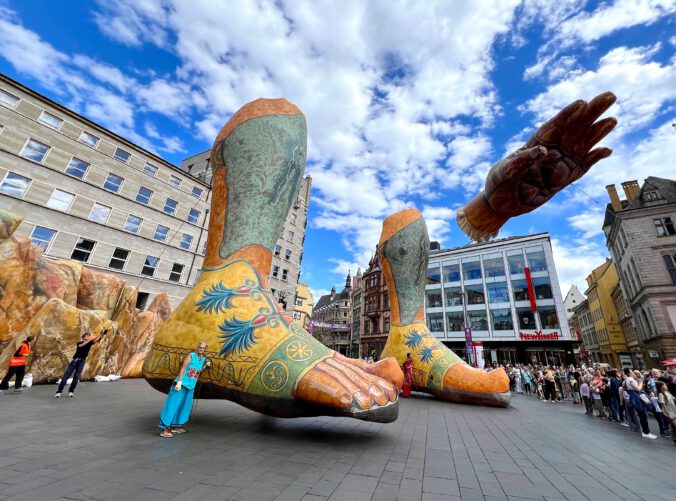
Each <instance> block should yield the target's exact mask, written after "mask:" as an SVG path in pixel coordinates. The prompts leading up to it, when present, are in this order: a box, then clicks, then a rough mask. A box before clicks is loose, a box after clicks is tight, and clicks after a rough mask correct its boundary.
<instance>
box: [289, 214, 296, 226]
mask: <svg viewBox="0 0 676 501" xmlns="http://www.w3.org/2000/svg"><path fill="white" fill-rule="evenodd" d="M296 219H298V215H297V214H293V213H292V214H291V221H290V222H291V224H294V225H295V224H296Z"/></svg>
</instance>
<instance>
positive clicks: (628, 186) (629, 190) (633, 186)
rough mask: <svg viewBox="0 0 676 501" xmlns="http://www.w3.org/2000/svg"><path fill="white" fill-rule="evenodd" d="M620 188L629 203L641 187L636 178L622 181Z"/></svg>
mask: <svg viewBox="0 0 676 501" xmlns="http://www.w3.org/2000/svg"><path fill="white" fill-rule="evenodd" d="M622 189H623V190H624V194H625V196H626V197H627V201H628V202H629V203H632V202H633V201H634V199H635V198H636V197H637V196H638V194H639V192H640V191H641V187H640V186H639V184H638V181H637V180H636V179H634V180H633V181H625V182H624V183H622Z"/></svg>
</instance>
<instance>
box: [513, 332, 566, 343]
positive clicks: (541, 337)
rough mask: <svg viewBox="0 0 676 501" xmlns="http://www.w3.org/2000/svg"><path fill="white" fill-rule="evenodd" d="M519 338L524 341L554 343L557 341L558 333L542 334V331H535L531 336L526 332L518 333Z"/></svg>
mask: <svg viewBox="0 0 676 501" xmlns="http://www.w3.org/2000/svg"><path fill="white" fill-rule="evenodd" d="M519 337H520V338H521V339H523V340H526V341H555V340H557V339H559V333H558V332H552V333H551V334H543V333H542V331H535V332H534V333H533V334H528V333H527V332H519Z"/></svg>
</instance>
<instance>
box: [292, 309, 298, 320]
mask: <svg viewBox="0 0 676 501" xmlns="http://www.w3.org/2000/svg"><path fill="white" fill-rule="evenodd" d="M293 319H294V320H300V311H294V312H293Z"/></svg>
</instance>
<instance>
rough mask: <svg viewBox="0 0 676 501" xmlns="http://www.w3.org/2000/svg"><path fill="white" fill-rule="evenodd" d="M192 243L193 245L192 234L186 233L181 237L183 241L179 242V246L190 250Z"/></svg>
mask: <svg viewBox="0 0 676 501" xmlns="http://www.w3.org/2000/svg"><path fill="white" fill-rule="evenodd" d="M191 245H192V235H188V234H187V233H184V234H183V236H182V237H181V243H180V244H179V247H180V248H181V249H185V250H189V249H190V246H191Z"/></svg>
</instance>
